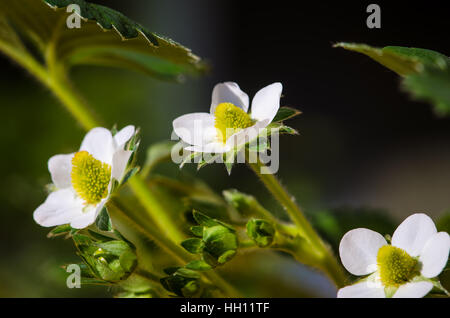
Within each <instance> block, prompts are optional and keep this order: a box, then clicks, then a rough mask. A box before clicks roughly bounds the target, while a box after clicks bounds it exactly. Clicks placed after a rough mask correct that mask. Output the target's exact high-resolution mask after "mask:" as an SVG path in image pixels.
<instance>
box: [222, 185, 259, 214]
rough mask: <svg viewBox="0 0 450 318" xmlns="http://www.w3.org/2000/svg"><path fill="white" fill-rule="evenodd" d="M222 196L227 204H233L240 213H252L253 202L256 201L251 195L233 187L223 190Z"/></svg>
mask: <svg viewBox="0 0 450 318" xmlns="http://www.w3.org/2000/svg"><path fill="white" fill-rule="evenodd" d="M223 196H224V198H225V200H226V201H227V202H228V204H230V205H231V206H233V207H234V208H235V209H236V210H237V211H238V212H239V213H240V214H242V215H244V216H249V215H252V214H253V210H254V208H255V204H256V203H257V202H256V199H255V198H254V197H253V196H251V195H248V194H245V193H242V192H239V191H238V190H235V189H231V190H225V191H223Z"/></svg>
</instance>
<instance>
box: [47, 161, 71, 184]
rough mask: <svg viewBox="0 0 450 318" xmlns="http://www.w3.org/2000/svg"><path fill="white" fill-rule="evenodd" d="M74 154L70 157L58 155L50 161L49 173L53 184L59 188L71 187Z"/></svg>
mask: <svg viewBox="0 0 450 318" xmlns="http://www.w3.org/2000/svg"><path fill="white" fill-rule="evenodd" d="M73 155H74V154H73V153H71V154H68V155H56V156H53V157H51V158H50V159H49V160H48V171H50V174H51V176H52V181H53V184H54V185H55V186H56V187H57V188H59V189H63V188H67V187H70V186H71V179H72V178H71V176H70V173H71V172H72V158H73Z"/></svg>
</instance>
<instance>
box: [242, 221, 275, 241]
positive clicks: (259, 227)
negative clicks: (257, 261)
mask: <svg viewBox="0 0 450 318" xmlns="http://www.w3.org/2000/svg"><path fill="white" fill-rule="evenodd" d="M247 235H248V237H250V238H251V239H252V240H253V242H255V244H256V245H258V246H259V247H268V246H270V245H271V244H272V243H273V240H274V237H275V228H274V226H273V224H272V223H271V222H269V221H266V220H258V219H252V220H250V221H248V222H247Z"/></svg>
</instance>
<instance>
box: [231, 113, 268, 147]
mask: <svg viewBox="0 0 450 318" xmlns="http://www.w3.org/2000/svg"><path fill="white" fill-rule="evenodd" d="M269 124H270V122H269V121H268V120H263V121H258V122H256V124H254V125H253V126H251V127H248V128H245V129H242V130H239V131H238V132H237V133H234V134H232V135H231V136H230V137H228V139H227V147H228V148H230V149H232V148H234V147H237V146H240V145H243V144H246V143H248V142H250V141H252V140H254V139H255V138H257V137H258V136H259V134H261V133H262V131H261V129H263V128H265V127H267V126H268V125H269ZM266 137H267V134H266V135H264V138H266Z"/></svg>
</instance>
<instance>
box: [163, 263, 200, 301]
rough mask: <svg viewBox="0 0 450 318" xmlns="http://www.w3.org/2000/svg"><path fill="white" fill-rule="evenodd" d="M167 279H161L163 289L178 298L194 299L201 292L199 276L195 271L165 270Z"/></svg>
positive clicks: (184, 269)
mask: <svg viewBox="0 0 450 318" xmlns="http://www.w3.org/2000/svg"><path fill="white" fill-rule="evenodd" d="M166 274H168V275H170V276H168V277H164V278H161V284H162V285H163V287H164V288H165V289H166V290H168V291H170V292H172V293H174V294H175V295H177V296H180V297H194V296H196V295H199V293H200V292H201V289H202V288H201V281H200V274H199V273H197V272H196V271H193V270H190V269H186V268H183V267H180V268H170V269H166Z"/></svg>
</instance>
